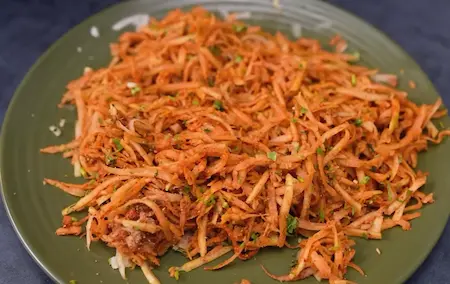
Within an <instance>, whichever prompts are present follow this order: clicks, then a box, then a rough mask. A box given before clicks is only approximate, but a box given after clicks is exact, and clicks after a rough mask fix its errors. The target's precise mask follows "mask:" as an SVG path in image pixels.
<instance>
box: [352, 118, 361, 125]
mask: <svg viewBox="0 0 450 284" xmlns="http://www.w3.org/2000/svg"><path fill="white" fill-rule="evenodd" d="M362 123H363V121H362V119H361V118H357V119H355V121H353V124H354V125H356V126H361V125H362Z"/></svg>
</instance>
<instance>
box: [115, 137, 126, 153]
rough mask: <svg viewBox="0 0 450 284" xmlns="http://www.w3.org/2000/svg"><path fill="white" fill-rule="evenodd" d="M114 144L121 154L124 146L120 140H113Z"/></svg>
mask: <svg viewBox="0 0 450 284" xmlns="http://www.w3.org/2000/svg"><path fill="white" fill-rule="evenodd" d="M112 141H113V143H114V145H116V148H117V151H118V152H120V151H122V150H123V146H122V144H120V139H119V138H113V140H112Z"/></svg>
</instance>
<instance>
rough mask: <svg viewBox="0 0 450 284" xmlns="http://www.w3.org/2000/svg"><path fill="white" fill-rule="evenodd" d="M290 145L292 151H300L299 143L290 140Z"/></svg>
mask: <svg viewBox="0 0 450 284" xmlns="http://www.w3.org/2000/svg"><path fill="white" fill-rule="evenodd" d="M292 146H293V147H294V152H295V153H298V151H300V143H298V142H292Z"/></svg>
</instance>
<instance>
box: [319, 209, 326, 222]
mask: <svg viewBox="0 0 450 284" xmlns="http://www.w3.org/2000/svg"><path fill="white" fill-rule="evenodd" d="M323 221H325V212H324V211H323V209H322V208H320V210H319V222H323Z"/></svg>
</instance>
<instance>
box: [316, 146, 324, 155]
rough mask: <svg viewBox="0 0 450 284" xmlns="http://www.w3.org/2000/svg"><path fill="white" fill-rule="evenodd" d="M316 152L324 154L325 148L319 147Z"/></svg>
mask: <svg viewBox="0 0 450 284" xmlns="http://www.w3.org/2000/svg"><path fill="white" fill-rule="evenodd" d="M316 153H317V155H323V154H324V152H323V149H322V148H321V147H317V149H316Z"/></svg>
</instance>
